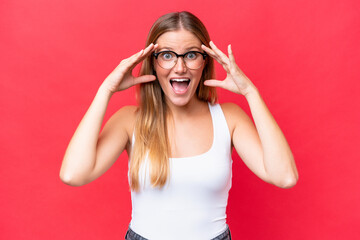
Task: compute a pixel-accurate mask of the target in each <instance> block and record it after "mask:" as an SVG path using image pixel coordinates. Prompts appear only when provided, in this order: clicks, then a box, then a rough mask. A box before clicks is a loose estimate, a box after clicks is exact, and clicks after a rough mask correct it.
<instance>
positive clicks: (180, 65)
mask: <svg viewBox="0 0 360 240" xmlns="http://www.w3.org/2000/svg"><path fill="white" fill-rule="evenodd" d="M186 70H187V67H186V65H185V61H184V59H183V58H182V57H179V58H178V59H177V62H176V63H175V66H174V71H175V72H186Z"/></svg>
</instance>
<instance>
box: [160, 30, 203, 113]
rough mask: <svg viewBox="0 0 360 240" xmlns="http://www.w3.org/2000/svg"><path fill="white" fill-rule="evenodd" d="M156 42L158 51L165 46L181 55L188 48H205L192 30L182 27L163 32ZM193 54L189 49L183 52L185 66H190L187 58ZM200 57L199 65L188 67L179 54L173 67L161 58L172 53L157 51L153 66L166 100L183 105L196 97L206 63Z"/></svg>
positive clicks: (198, 49)
mask: <svg viewBox="0 0 360 240" xmlns="http://www.w3.org/2000/svg"><path fill="white" fill-rule="evenodd" d="M156 43H157V44H159V47H158V48H157V50H156V52H157V53H158V52H162V51H166V50H169V51H173V52H175V53H177V54H180V55H181V54H184V53H187V52H189V51H199V52H204V51H202V49H201V41H200V40H199V39H198V38H197V37H196V36H195V35H194V34H192V33H191V32H189V31H187V30H184V29H180V30H177V31H171V32H166V33H164V34H162V35H161V36H160V37H159V38H158V40H157V41H156ZM194 57H195V55H194V54H191V53H190V54H188V55H187V56H185V58H187V59H188V60H187V61H188V63H187V65H188V66H190V67H191V64H190V63H189V62H190V59H192V58H194ZM200 57H201V59H202V60H201V66H200V67H199V68H197V69H190V68H188V67H187V66H186V65H185V61H184V58H183V57H178V59H177V62H176V64H175V65H174V66H173V67H172V68H170V69H165V68H164V62H166V61H168V59H174V55H173V54H172V55H171V54H165V55H162V56H160V55H159V56H158V59H155V61H154V68H155V71H156V74H157V77H158V80H159V82H160V85H161V88H162V90H163V91H164V93H165V96H166V101H167V103H168V104H172V105H175V106H185V105H187V104H188V103H189V102H190V101H193V100H196V98H197V96H196V94H195V92H196V88H197V86H198V85H199V82H200V78H201V75H202V71H203V69H204V66H205V60H203V58H202V56H200ZM160 58H161V59H162V60H161V59H160ZM175 59H176V57H175ZM160 61H162V66H163V67H161V65H160ZM170 66H171V64H170ZM166 68H168V67H166Z"/></svg>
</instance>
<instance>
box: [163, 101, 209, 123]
mask: <svg viewBox="0 0 360 240" xmlns="http://www.w3.org/2000/svg"><path fill="white" fill-rule="evenodd" d="M166 104H167V107H168V110H169V113H170V116H169V117H171V118H173V119H177V120H181V119H184V118H187V117H189V116H194V115H195V114H198V113H201V112H202V110H203V109H207V102H204V101H201V100H199V99H198V98H197V97H196V96H194V97H193V98H192V99H191V100H190V101H189V102H188V103H187V104H186V105H183V106H177V105H174V104H173V103H171V102H170V101H168V100H166Z"/></svg>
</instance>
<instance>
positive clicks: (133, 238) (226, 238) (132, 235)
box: [125, 226, 231, 240]
mask: <svg viewBox="0 0 360 240" xmlns="http://www.w3.org/2000/svg"><path fill="white" fill-rule="evenodd" d="M125 240H148V239H147V238H144V237H142V236H140V235H139V234H137V233H136V232H134V231H133V230H132V229H131V228H130V227H129V228H128V230H127V232H126V235H125ZM210 240H231V234H230V229H229V226H227V227H226V230H225V232H223V233H221V234H220V235H218V236H216V237H215V238H212V239H210Z"/></svg>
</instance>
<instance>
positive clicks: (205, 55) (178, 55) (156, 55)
mask: <svg viewBox="0 0 360 240" xmlns="http://www.w3.org/2000/svg"><path fill="white" fill-rule="evenodd" d="M163 52H171V53H173V54H175V56H176V58H179V57H182V58H183V59H184V57H185V56H186V54H189V53H200V54H201V55H202V56H203V59H204V60H205V58H206V57H207V56H208V55H207V54H206V53H202V52H199V51H189V52H186V53H184V54H177V53H176V52H174V51H170V50H166V51H161V52H158V53H153V56H154V57H155V59H157V58H158V56H159V54H160V53H163Z"/></svg>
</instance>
